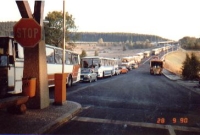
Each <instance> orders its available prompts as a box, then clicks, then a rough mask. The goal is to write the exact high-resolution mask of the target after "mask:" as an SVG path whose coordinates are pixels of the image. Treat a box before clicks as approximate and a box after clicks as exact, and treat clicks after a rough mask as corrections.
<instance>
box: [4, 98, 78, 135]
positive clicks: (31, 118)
mask: <svg viewBox="0 0 200 135" xmlns="http://www.w3.org/2000/svg"><path fill="white" fill-rule="evenodd" d="M53 102H54V100H52V99H51V100H50V106H49V107H47V108H44V109H27V111H26V113H25V114H21V115H19V114H10V113H8V112H7V111H6V109H0V134H46V133H47V134H48V133H49V132H50V131H52V130H54V129H55V128H57V127H58V126H60V125H62V124H63V123H65V122H67V121H69V120H70V119H72V118H73V117H74V116H75V115H77V114H78V113H79V112H80V111H81V110H82V107H81V105H80V104H79V103H76V102H72V101H65V102H64V103H63V105H54V104H53Z"/></svg>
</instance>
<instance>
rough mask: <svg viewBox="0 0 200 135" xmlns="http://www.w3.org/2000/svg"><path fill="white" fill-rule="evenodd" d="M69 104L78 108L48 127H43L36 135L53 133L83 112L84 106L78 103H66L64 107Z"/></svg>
mask: <svg viewBox="0 0 200 135" xmlns="http://www.w3.org/2000/svg"><path fill="white" fill-rule="evenodd" d="M69 102H70V103H72V104H74V105H75V106H76V107H75V108H73V109H71V110H69V111H68V112H67V113H65V114H64V115H62V116H60V117H59V118H57V119H56V120H55V121H53V122H51V123H49V124H48V125H46V126H44V127H42V128H41V129H39V130H38V131H36V132H35V133H34V134H48V133H50V132H51V131H53V130H55V129H56V128H58V127H59V126H61V125H62V124H64V123H65V122H68V121H70V120H71V119H72V118H73V117H74V116H75V115H77V114H78V113H79V112H80V111H82V106H81V105H80V104H79V103H76V102H73V101H66V102H65V103H64V105H66V104H68V103H69Z"/></svg>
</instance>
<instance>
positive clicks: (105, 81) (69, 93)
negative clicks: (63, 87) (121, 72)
mask: <svg viewBox="0 0 200 135" xmlns="http://www.w3.org/2000/svg"><path fill="white" fill-rule="evenodd" d="M120 77H123V76H117V77H116V78H113V77H112V78H109V79H107V80H103V81H102V82H101V83H92V84H90V85H87V86H83V87H80V88H78V89H76V90H73V91H71V92H68V93H67V95H71V94H74V93H77V92H79V91H81V90H83V89H86V88H89V87H92V86H95V85H97V84H102V83H108V82H110V81H111V80H116V79H118V78H120ZM103 79H105V78H103ZM97 82H98V81H97Z"/></svg>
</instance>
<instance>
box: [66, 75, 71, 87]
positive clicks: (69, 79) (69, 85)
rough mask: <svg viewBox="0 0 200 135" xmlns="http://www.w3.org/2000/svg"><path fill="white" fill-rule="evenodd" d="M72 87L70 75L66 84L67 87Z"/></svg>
mask: <svg viewBox="0 0 200 135" xmlns="http://www.w3.org/2000/svg"><path fill="white" fill-rule="evenodd" d="M71 86H72V77H71V75H70V76H69V77H68V82H67V87H71Z"/></svg>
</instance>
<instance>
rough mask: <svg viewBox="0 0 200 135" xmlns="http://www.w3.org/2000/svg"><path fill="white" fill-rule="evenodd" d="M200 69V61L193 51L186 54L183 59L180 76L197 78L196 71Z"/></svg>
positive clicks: (191, 78)
mask: <svg viewBox="0 0 200 135" xmlns="http://www.w3.org/2000/svg"><path fill="white" fill-rule="evenodd" d="M199 71H200V62H199V60H198V59H197V57H196V56H195V54H194V53H192V54H191V57H189V55H188V54H186V58H185V61H184V62H183V66H182V76H183V79H185V80H194V79H196V78H198V72H199Z"/></svg>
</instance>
